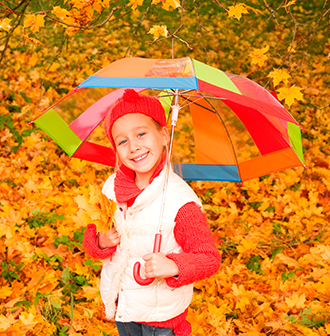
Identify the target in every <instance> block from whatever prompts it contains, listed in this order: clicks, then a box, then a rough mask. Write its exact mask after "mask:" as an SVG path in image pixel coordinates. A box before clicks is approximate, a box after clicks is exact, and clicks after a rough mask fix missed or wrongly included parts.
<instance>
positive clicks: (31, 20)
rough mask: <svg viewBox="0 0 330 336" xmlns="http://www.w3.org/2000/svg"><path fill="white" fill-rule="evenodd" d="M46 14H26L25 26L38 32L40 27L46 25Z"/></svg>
mask: <svg viewBox="0 0 330 336" xmlns="http://www.w3.org/2000/svg"><path fill="white" fill-rule="evenodd" d="M44 17H45V15H34V14H28V15H26V16H25V20H24V27H25V28H28V27H29V28H30V29H31V30H32V32H33V33H35V32H38V31H39V28H40V27H45V19H44Z"/></svg>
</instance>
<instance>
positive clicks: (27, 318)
mask: <svg viewBox="0 0 330 336" xmlns="http://www.w3.org/2000/svg"><path fill="white" fill-rule="evenodd" d="M34 318H35V315H33V314H32V313H31V312H30V313H27V312H23V313H21V315H20V316H19V319H20V320H21V322H22V324H24V326H25V327H27V328H28V329H31V328H33V326H34V325H35V324H37V323H38V322H34Z"/></svg>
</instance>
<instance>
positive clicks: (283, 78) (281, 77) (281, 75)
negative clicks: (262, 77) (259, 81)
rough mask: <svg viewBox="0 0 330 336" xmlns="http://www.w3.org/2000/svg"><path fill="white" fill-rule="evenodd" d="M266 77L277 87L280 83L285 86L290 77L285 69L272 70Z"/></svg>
mask: <svg viewBox="0 0 330 336" xmlns="http://www.w3.org/2000/svg"><path fill="white" fill-rule="evenodd" d="M267 77H270V78H272V80H273V84H274V86H277V85H278V84H279V83H281V82H284V84H285V85H287V84H288V79H289V78H290V75H289V73H288V72H287V71H286V70H285V69H274V70H273V71H271V72H270V73H269V75H268V76H267Z"/></svg>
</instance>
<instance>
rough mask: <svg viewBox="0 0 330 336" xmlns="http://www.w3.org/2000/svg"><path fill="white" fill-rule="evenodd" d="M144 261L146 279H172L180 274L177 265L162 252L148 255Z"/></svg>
mask: <svg viewBox="0 0 330 336" xmlns="http://www.w3.org/2000/svg"><path fill="white" fill-rule="evenodd" d="M143 260H144V261H146V263H145V265H144V267H145V277H146V278H170V277H173V276H176V275H178V274H179V268H178V266H177V264H176V263H175V262H174V261H173V260H171V259H169V258H167V257H166V256H165V254H163V253H161V252H158V253H148V254H146V255H145V256H144V257H143Z"/></svg>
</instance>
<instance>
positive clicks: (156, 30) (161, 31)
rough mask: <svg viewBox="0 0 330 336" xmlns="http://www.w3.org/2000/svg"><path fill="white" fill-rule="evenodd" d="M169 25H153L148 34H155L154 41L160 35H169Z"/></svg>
mask: <svg viewBox="0 0 330 336" xmlns="http://www.w3.org/2000/svg"><path fill="white" fill-rule="evenodd" d="M167 33H168V31H167V27H166V26H165V25H163V26H157V25H155V26H153V27H152V28H151V29H150V30H149V31H148V34H152V35H153V36H154V41H156V40H157V39H158V37H159V36H165V37H166V36H167Z"/></svg>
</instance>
